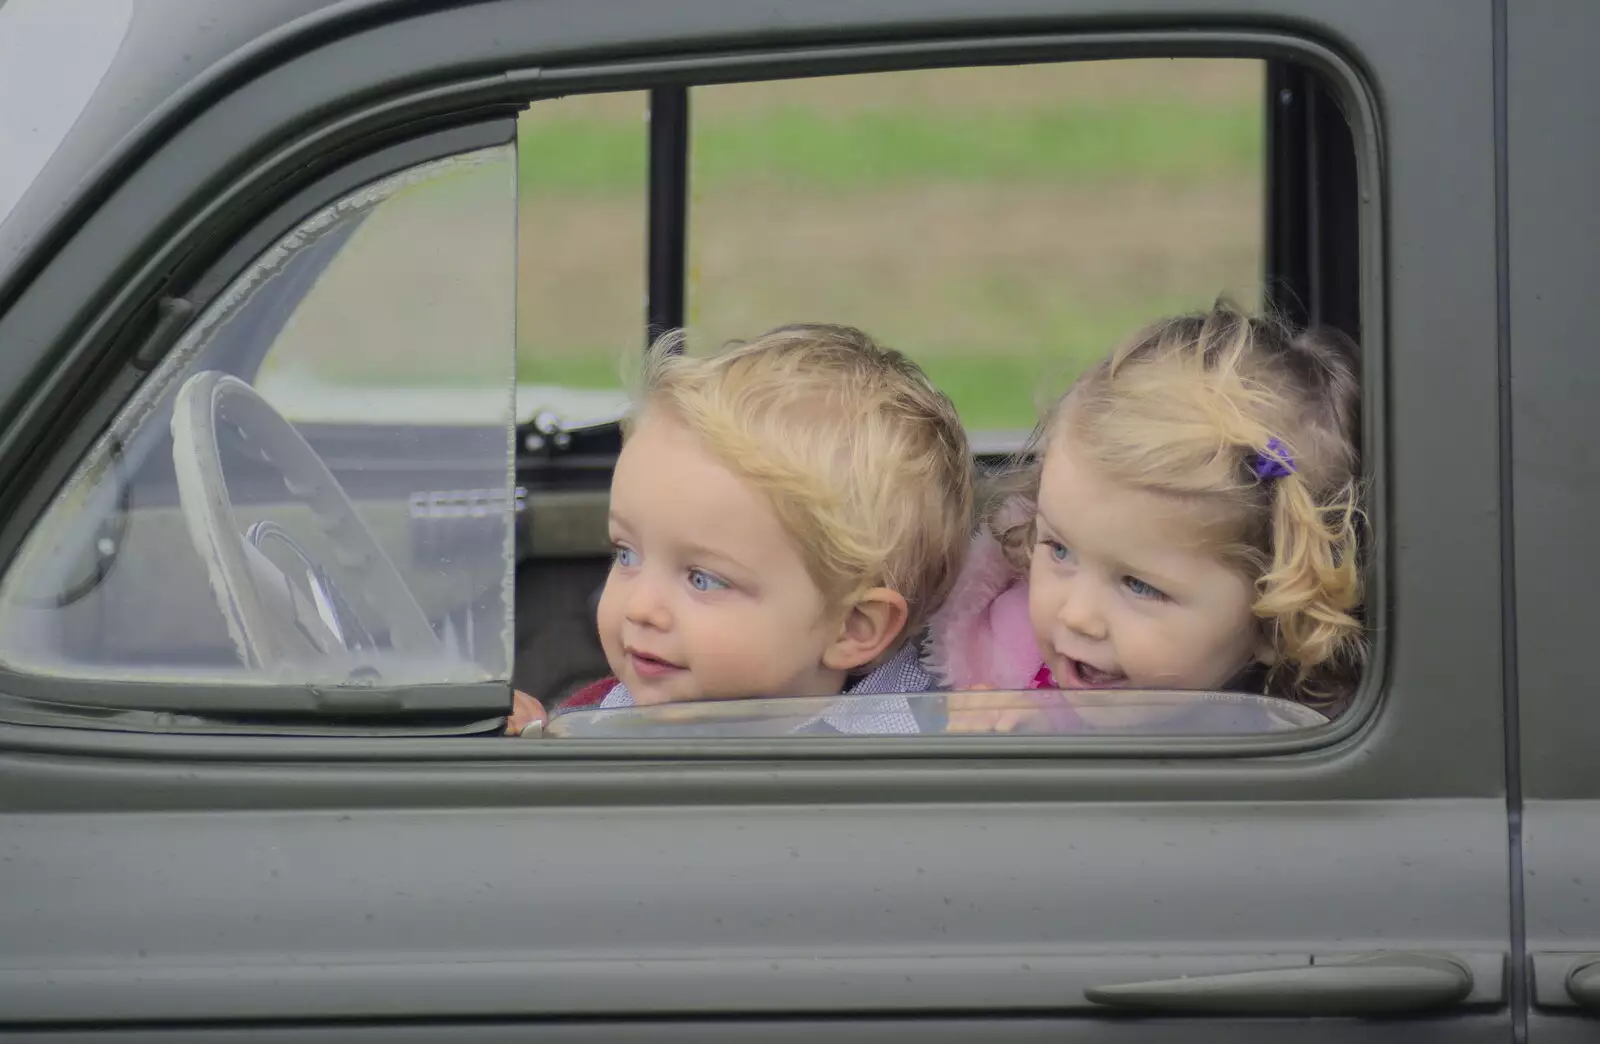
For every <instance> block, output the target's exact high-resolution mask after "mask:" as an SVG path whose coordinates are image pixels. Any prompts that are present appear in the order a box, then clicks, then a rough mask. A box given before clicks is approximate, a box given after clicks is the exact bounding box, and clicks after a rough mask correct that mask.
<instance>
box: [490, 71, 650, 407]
mask: <svg viewBox="0 0 1600 1044" xmlns="http://www.w3.org/2000/svg"><path fill="white" fill-rule="evenodd" d="M648 112H649V95H648V94H647V93H645V92H642V91H626V92H622V93H617V94H592V95H577V96H573V97H567V98H555V99H550V100H548V101H540V102H536V103H535V104H533V105H530V106H529V107H528V109H527V111H526V112H524V113H523V114H522V117H521V119H520V120H519V121H518V127H517V142H518V150H519V154H520V156H521V160H520V162H521V166H520V168H519V170H518V185H517V199H518V208H519V212H518V218H517V229H518V231H517V235H518V254H517V415H518V418H519V419H520V420H523V421H525V422H526V421H531V420H533V419H534V418H535V417H541V419H542V420H544V422H545V423H546V425H547V426H548V425H549V424H551V423H554V424H559V425H560V426H561V427H563V428H581V427H586V426H590V425H592V424H594V423H597V422H603V421H607V420H615V419H616V418H617V417H618V416H619V415H620V414H621V413H622V412H623V411H624V410H625V408H626V397H625V396H624V395H623V394H622V392H621V385H622V377H621V375H622V372H623V363H624V360H625V358H626V357H627V356H628V355H630V354H631V355H636V354H637V352H638V351H639V349H640V348H641V347H642V346H643V342H644V332H643V316H644V308H645V272H644V255H645V223H646V218H647V215H646V188H647V185H646V177H647V173H648V169H647V168H648V164H649V157H648V153H647V149H646V135H645V130H646V120H647V119H648Z"/></svg>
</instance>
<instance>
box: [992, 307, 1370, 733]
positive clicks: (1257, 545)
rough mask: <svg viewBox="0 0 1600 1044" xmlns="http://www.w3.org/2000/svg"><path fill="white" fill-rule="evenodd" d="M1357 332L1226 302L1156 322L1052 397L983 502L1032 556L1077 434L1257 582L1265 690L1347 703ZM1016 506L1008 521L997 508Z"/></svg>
mask: <svg viewBox="0 0 1600 1044" xmlns="http://www.w3.org/2000/svg"><path fill="white" fill-rule="evenodd" d="M1360 392H1361V389H1360V383H1359V379H1358V373H1357V348H1356V345H1355V343H1354V342H1353V341H1351V340H1350V339H1349V338H1348V337H1346V336H1345V335H1344V334H1342V333H1339V332H1338V331H1336V330H1332V329H1328V328H1313V329H1310V330H1306V331H1303V332H1296V331H1295V330H1294V329H1293V328H1291V327H1290V326H1289V325H1288V324H1287V323H1286V322H1284V321H1283V320H1281V319H1279V318H1277V317H1275V316H1272V315H1248V314H1246V313H1243V312H1241V311H1239V310H1238V309H1237V308H1235V307H1233V306H1232V305H1230V304H1228V303H1226V302H1218V303H1217V304H1216V305H1215V306H1213V307H1212V309H1211V310H1210V311H1208V312H1203V313H1196V314H1193V315H1183V316H1178V317H1176V318H1172V319H1167V320H1164V321H1161V322H1158V323H1156V324H1154V325H1152V326H1149V327H1147V328H1145V329H1144V330H1142V331H1140V332H1139V333H1138V334H1137V335H1135V336H1134V337H1133V338H1132V339H1131V340H1129V341H1128V342H1126V343H1125V344H1123V345H1121V346H1120V347H1118V348H1117V349H1116V350H1115V351H1113V352H1112V353H1111V355H1110V356H1108V357H1107V358H1105V359H1103V360H1101V361H1100V362H1099V363H1097V364H1096V365H1094V366H1093V367H1091V368H1090V369H1089V370H1088V371H1087V372H1085V373H1084V374H1083V375H1082V376H1081V377H1079V378H1078V380H1077V381H1076V382H1075V383H1074V384H1073V386H1072V387H1071V388H1069V389H1068V390H1067V392H1066V394H1064V395H1063V396H1061V398H1060V399H1058V400H1057V401H1056V403H1055V404H1054V405H1053V406H1052V407H1051V408H1050V409H1049V410H1048V411H1047V412H1046V414H1045V417H1044V419H1043V421H1042V422H1041V423H1040V425H1039V427H1038V429H1037V430H1036V431H1035V432H1034V436H1033V439H1032V440H1030V443H1029V446H1028V448H1027V449H1025V450H1024V451H1023V453H1022V455H1021V456H1020V457H1019V458H1018V459H1017V461H1016V462H1015V463H1014V464H1013V466H1012V469H1011V470H1010V471H1009V473H1008V474H1007V475H1006V476H1005V477H1004V478H1003V479H1002V480H1001V481H1000V482H999V483H997V486H996V492H995V495H994V496H993V498H992V500H991V501H990V502H989V503H988V504H987V505H986V508H987V510H986V511H985V517H987V518H988V519H989V520H990V525H991V528H993V529H995V534H994V535H995V536H996V538H997V539H999V541H1000V544H1001V546H1002V547H1003V548H1004V549H1005V551H1006V555H1007V557H1008V559H1010V561H1011V562H1012V564H1013V565H1014V566H1016V567H1017V568H1018V569H1022V570H1026V568H1027V560H1028V556H1029V554H1030V553H1031V550H1032V544H1033V514H1034V513H1033V511H1032V510H1031V508H1030V510H1028V511H1026V512H1020V511H1017V510H1015V509H1014V508H1013V510H1010V511H1006V512H1003V513H1002V512H1000V510H999V509H1000V507H1001V506H1002V504H1003V503H1004V502H1005V501H1007V500H1008V499H1011V498H1012V497H1015V496H1016V495H1018V494H1020V495H1021V496H1022V497H1024V498H1025V499H1026V500H1027V501H1028V502H1029V503H1030V504H1031V502H1032V501H1033V500H1034V499H1035V498H1036V497H1037V495H1038V490H1039V476H1040V470H1041V468H1042V467H1043V464H1044V461H1045V458H1046V457H1047V455H1048V453H1049V450H1050V447H1051V445H1053V444H1054V443H1055V441H1056V440H1057V439H1070V440H1071V441H1072V445H1073V448H1074V450H1075V451H1077V452H1081V453H1082V454H1083V456H1084V459H1086V460H1088V461H1090V462H1092V463H1093V464H1094V465H1095V466H1096V467H1098V468H1099V469H1100V470H1101V471H1102V473H1103V474H1105V475H1107V476H1108V477H1110V478H1112V479H1114V480H1116V481H1119V482H1123V483H1126V484H1127V485H1129V486H1132V487H1135V488H1138V489H1142V490H1148V491H1151V492H1156V493H1162V494H1166V495H1168V496H1171V497H1174V498H1177V499H1178V500H1180V501H1182V502H1185V503H1186V504H1187V505H1188V506H1189V507H1191V508H1193V512H1192V515H1191V516H1190V517H1192V518H1193V520H1194V522H1195V525H1196V531H1197V533H1198V534H1199V535H1200V536H1201V537H1202V538H1204V539H1205V540H1206V543H1207V544H1208V546H1211V547H1213V548H1215V549H1216V551H1217V553H1218V554H1219V555H1220V556H1221V557H1222V558H1223V560H1224V561H1226V562H1228V563H1229V564H1230V565H1232V566H1234V567H1235V568H1237V569H1238V570H1239V571H1240V572H1241V573H1243V575H1244V576H1246V577H1247V578H1248V579H1250V580H1251V581H1253V582H1254V584H1255V588H1256V600H1255V604H1254V611H1255V615H1256V616H1257V617H1258V618H1259V619H1260V620H1261V623H1262V626H1263V627H1264V628H1265V629H1266V633H1267V637H1268V639H1269V640H1270V643H1271V646H1272V649H1273V651H1274V653H1275V660H1274V662H1273V663H1272V664H1271V665H1270V666H1269V671H1268V676H1267V691H1268V692H1270V693H1272V694H1273V695H1278V696H1283V697H1286V698H1290V699H1296V700H1299V701H1301V702H1307V703H1313V704H1319V705H1324V706H1328V705H1332V706H1334V707H1335V708H1337V707H1338V706H1339V705H1341V704H1342V703H1343V702H1344V701H1345V700H1346V699H1348V697H1349V696H1350V694H1351V693H1352V691H1353V690H1354V688H1355V684H1356V682H1357V681H1358V680H1359V677H1360V672H1361V668H1362V666H1363V664H1364V662H1365V659H1366V648H1367V644H1366V636H1365V630H1364V627H1363V624H1362V621H1361V616H1360V614H1361V604H1362V596H1363V590H1362V588H1363V572H1364V571H1363V562H1362V554H1361V546H1362V540H1363V536H1362V534H1363V528H1364V527H1363V515H1362V510H1361V502H1362V485H1361V481H1360V475H1359V448H1358V445H1357V431H1358V428H1359V424H1360V400H1361V395H1360ZM1002 520H1011V521H1010V524H1009V525H1007V524H1001V523H1002Z"/></svg>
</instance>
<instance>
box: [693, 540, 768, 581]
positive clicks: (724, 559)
mask: <svg viewBox="0 0 1600 1044" xmlns="http://www.w3.org/2000/svg"><path fill="white" fill-rule="evenodd" d="M683 549H684V551H686V552H687V553H688V554H689V556H690V557H691V558H696V559H699V560H701V561H704V562H706V563H707V564H708V565H715V566H716V567H717V568H718V569H722V568H728V569H731V570H732V571H734V572H738V573H741V574H749V573H753V572H754V571H755V570H753V569H751V568H750V567H749V566H747V565H745V564H744V563H743V562H741V561H739V560H738V559H737V558H734V557H732V556H731V555H729V554H728V553H727V552H726V551H718V550H717V549H716V548H712V547H706V546H705V545H704V544H685V545H683Z"/></svg>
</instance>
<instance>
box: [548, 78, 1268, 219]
mask: <svg viewBox="0 0 1600 1044" xmlns="http://www.w3.org/2000/svg"><path fill="white" fill-rule="evenodd" d="M518 147H519V150H520V171H519V178H520V180H519V183H518V184H519V191H520V192H521V193H523V194H524V195H528V194H592V195H605V194H617V193H630V192H637V191H639V190H640V188H641V186H642V184H643V165H644V137H643V134H642V133H641V130H640V127H639V126H638V125H637V124H635V123H631V122H626V123H625V122H619V121H600V120H595V119H592V118H581V117H558V118H551V119H542V120H537V121H527V122H525V123H524V124H523V127H522V132H521V136H520V138H519V140H518ZM690 155H691V157H692V161H693V171H694V191H695V192H696V193H723V192H737V191H742V190H744V189H746V188H748V187H749V186H752V185H759V186H766V187H783V186H788V187H803V188H804V189H805V190H806V191H808V192H819V191H822V192H844V193H857V192H869V191H882V190H884V189H889V188H893V187H895V186H898V185H904V184H909V183H917V184H925V183H927V182H929V181H938V182H944V183H968V184H970V183H996V182H1012V183H1015V182H1026V181H1049V182H1052V183H1056V184H1079V185H1081V184H1085V183H1093V182H1100V181H1111V180H1122V179H1129V178H1132V179H1139V180H1153V181H1163V182H1177V183H1180V184H1183V183H1192V182H1194V181H1197V180H1204V179H1211V178H1218V177H1226V176H1230V175H1233V176H1240V175H1248V174H1249V173H1251V172H1252V171H1253V170H1255V168H1256V167H1258V166H1259V164H1260V162H1261V118H1260V113H1259V111H1258V107H1257V106H1256V104H1255V103H1254V101H1253V100H1251V102H1250V104H1247V105H1229V106H1217V105H1201V104H1195V103H1190V102H1185V101H1173V102H1170V103H1163V102H1159V101H1151V100H1146V99H1140V100H1136V101H1131V102H1123V103H1112V104H1105V105H1098V106H1090V105H1085V104H1074V105H1061V106H1058V107H1051V108H1040V109H1034V110H1028V111H1022V112H1010V113H1000V114H986V113H972V112H957V113H953V114H945V113H939V112H929V111H926V110H924V109H898V110H897V109H892V108H891V109H873V110H866V111H857V112H853V113H848V114H844V115H838V114H832V113H828V112H822V111H818V110H816V109H812V108H803V107H800V106H795V105H787V106H779V107H776V108H773V109H771V110H770V111H766V112H761V113H755V114H740V115H738V116H735V117H732V118H723V119H719V120H716V121H715V122H706V123H701V124H697V125H696V127H695V130H694V132H693V137H692V142H691V146H690Z"/></svg>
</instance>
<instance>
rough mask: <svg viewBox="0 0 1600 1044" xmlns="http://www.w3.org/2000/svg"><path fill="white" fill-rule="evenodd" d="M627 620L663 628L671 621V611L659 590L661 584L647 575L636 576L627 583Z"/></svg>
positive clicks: (644, 625)
mask: <svg viewBox="0 0 1600 1044" xmlns="http://www.w3.org/2000/svg"><path fill="white" fill-rule="evenodd" d="M628 588H629V590H628V602H627V614H628V622H629V623H633V624H638V625H639V626H641V627H653V628H655V629H656V630H665V629H666V628H667V627H668V625H670V624H671V623H672V613H671V612H670V610H669V609H668V606H667V600H666V598H665V597H664V596H663V594H662V591H661V585H660V584H658V583H655V582H654V581H652V580H651V579H650V578H649V577H643V576H641V577H638V578H637V579H635V580H634V581H633V583H631V584H629V585H628Z"/></svg>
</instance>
